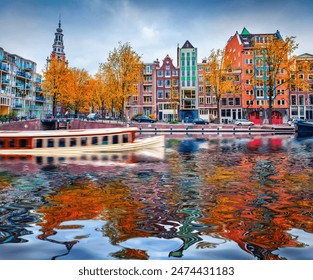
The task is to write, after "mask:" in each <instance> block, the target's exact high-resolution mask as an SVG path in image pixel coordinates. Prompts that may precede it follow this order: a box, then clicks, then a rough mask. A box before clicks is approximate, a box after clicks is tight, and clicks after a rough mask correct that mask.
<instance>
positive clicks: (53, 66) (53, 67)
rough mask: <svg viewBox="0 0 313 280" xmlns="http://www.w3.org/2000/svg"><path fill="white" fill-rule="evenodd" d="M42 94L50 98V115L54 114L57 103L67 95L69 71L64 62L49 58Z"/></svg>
mask: <svg viewBox="0 0 313 280" xmlns="http://www.w3.org/2000/svg"><path fill="white" fill-rule="evenodd" d="M43 76H44V81H43V84H42V89H43V92H44V93H45V94H46V95H47V96H51V97H52V113H53V114H56V107H57V104H58V102H60V101H61V99H63V100H64V99H65V98H64V97H65V96H66V95H67V90H68V82H69V78H70V70H69V68H68V64H67V62H65V61H62V60H58V59H57V58H56V57H55V58H51V60H50V61H49V62H48V63H47V66H46V71H44V74H43Z"/></svg>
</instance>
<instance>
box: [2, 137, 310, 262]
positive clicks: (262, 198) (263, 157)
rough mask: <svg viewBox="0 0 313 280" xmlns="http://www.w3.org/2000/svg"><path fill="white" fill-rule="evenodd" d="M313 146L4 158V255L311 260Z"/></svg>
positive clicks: (234, 144) (211, 146) (257, 141)
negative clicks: (77, 156) (78, 156)
mask: <svg viewBox="0 0 313 280" xmlns="http://www.w3.org/2000/svg"><path fill="white" fill-rule="evenodd" d="M312 149H313V138H311V139H310V138H308V139H297V138H296V137H295V136H293V135H292V136H290V135H289V136H277V135H276V136H275V135H274V136H246V137H244V136H243V137H235V136H232V137H227V138H225V137H212V138H210V137H208V138H206V139H195V138H192V137H187V136H186V138H183V139H167V144H166V149H165V151H164V152H163V153H162V151H157V152H153V151H142V152H141V153H137V154H113V155H112V154H100V155H94V156H88V157H80V158H74V157H69V158H67V157H66V156H64V157H61V158H53V157H50V158H43V157H36V158H32V157H21V158H16V157H10V156H9V157H6V158H4V157H0V259H3V260H49V259H59V260H79V259H80V260H102V259H105V260H108V259H111V260H117V259H133V260H141V259H150V260H175V259H190V260H196V259H198V260H252V259H262V260H273V259H287V260H303V259H309V260H312V259H313V186H312V185H313V184H312V183H313V154H312Z"/></svg>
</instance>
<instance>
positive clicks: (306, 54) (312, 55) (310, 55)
mask: <svg viewBox="0 0 313 280" xmlns="http://www.w3.org/2000/svg"><path fill="white" fill-rule="evenodd" d="M298 57H310V58H313V54H310V53H303V54H300V55H298Z"/></svg>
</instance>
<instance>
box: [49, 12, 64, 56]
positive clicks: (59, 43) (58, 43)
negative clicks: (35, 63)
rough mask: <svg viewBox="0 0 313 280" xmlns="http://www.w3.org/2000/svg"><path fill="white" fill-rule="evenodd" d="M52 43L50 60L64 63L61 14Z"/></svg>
mask: <svg viewBox="0 0 313 280" xmlns="http://www.w3.org/2000/svg"><path fill="white" fill-rule="evenodd" d="M54 35H55V37H54V42H53V45H52V52H51V55H50V58H54V57H56V58H57V59H58V60H62V61H66V58H65V52H64V44H63V36H64V35H63V30H62V28H61V14H59V24H58V28H57V29H56V32H55V33H54Z"/></svg>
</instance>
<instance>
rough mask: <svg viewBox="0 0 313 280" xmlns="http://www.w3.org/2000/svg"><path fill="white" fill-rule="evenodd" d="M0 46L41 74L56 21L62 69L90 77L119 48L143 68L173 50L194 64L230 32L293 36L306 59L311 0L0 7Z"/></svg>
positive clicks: (18, 3)
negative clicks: (193, 55)
mask: <svg viewBox="0 0 313 280" xmlns="http://www.w3.org/2000/svg"><path fill="white" fill-rule="evenodd" d="M0 9H1V13H0V26H1V32H0V47H2V48H3V49H4V50H5V51H7V52H9V53H13V54H17V55H20V56H22V57H24V58H26V59H29V60H32V61H34V62H36V63H37V72H38V73H41V72H42V71H43V69H44V67H45V63H46V58H47V57H48V56H49V55H50V53H51V51H52V45H53V41H54V36H55V35H54V33H55V32H56V28H57V27H58V22H59V18H60V17H61V23H62V29H63V34H64V46H65V48H64V51H65V54H66V57H67V59H68V61H69V66H70V67H77V68H79V69H85V70H87V71H88V72H89V73H90V74H92V75H94V74H95V73H96V72H97V71H98V68H99V64H100V63H105V62H106V61H107V58H108V56H109V53H110V52H111V51H113V50H114V48H116V47H118V45H119V42H121V43H122V44H123V43H126V42H127V43H129V44H130V45H131V47H132V48H133V50H134V51H135V52H136V53H137V54H138V55H140V56H141V58H142V61H143V62H144V63H151V62H153V61H155V60H156V59H159V60H160V61H162V60H163V59H164V58H165V57H166V55H169V56H170V57H171V58H172V59H173V62H174V64H175V65H176V63H177V61H176V57H177V54H176V52H177V45H178V44H179V46H180V47H182V46H183V44H184V43H185V42H186V40H189V42H190V43H191V44H192V45H193V46H194V47H196V48H197V49H198V62H201V60H202V59H203V58H204V57H207V56H208V55H209V54H210V51H211V50H212V49H218V48H224V47H225V45H226V43H227V41H228V39H229V38H230V37H231V36H233V35H234V34H235V33H236V31H238V32H239V33H240V32H241V31H242V29H243V28H244V27H246V28H247V29H248V30H249V31H250V33H275V32H276V31H277V30H279V31H280V33H281V35H282V36H283V38H285V37H286V36H295V37H296V42H297V43H298V44H299V47H298V49H297V50H296V52H295V54H302V53H311V54H313V15H312V11H313V0H302V1H298V0H263V1H260V0H237V1H236V0H192V1H187V0H146V1H144V0H54V1H53V0H50V1H49V0H10V1H7V0H0Z"/></svg>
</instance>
